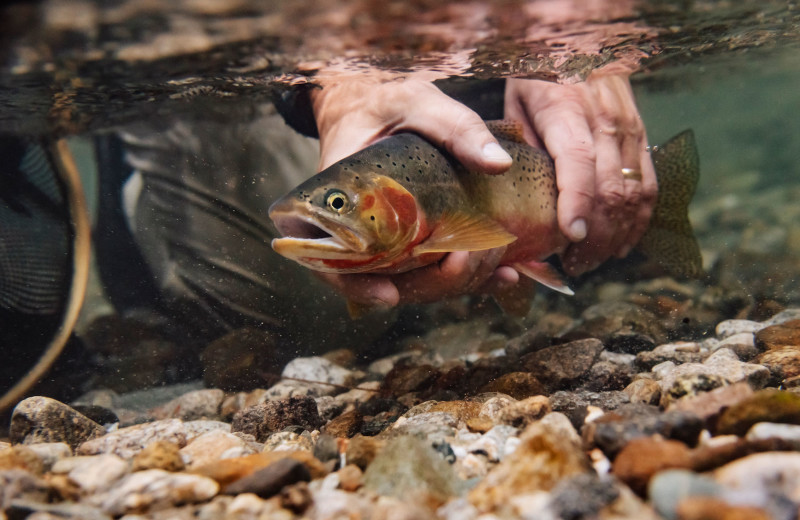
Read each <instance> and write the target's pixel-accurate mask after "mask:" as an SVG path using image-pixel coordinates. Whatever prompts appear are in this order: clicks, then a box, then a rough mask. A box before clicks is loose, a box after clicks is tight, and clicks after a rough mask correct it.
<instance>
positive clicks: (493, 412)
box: [478, 394, 517, 423]
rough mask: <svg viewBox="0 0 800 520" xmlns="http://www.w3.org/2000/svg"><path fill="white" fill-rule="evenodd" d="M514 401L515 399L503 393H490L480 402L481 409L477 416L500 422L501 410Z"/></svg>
mask: <svg viewBox="0 0 800 520" xmlns="http://www.w3.org/2000/svg"><path fill="white" fill-rule="evenodd" d="M516 402H517V400H516V399H514V398H513V397H511V396H508V395H505V394H496V395H492V396H491V397H488V398H487V399H486V400H485V401H483V403H482V404H481V411H480V412H479V414H478V417H481V418H484V419H488V420H489V421H492V422H493V423H498V422H500V416H501V414H502V413H503V410H505V409H506V408H507V407H508V406H510V405H512V404H514V403H516Z"/></svg>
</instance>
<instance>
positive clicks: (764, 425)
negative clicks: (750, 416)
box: [745, 422, 800, 450]
mask: <svg viewBox="0 0 800 520" xmlns="http://www.w3.org/2000/svg"><path fill="white" fill-rule="evenodd" d="M745 438H746V439H747V440H748V441H751V442H756V441H760V440H769V439H780V440H781V441H783V442H784V443H785V444H786V445H789V446H792V447H793V448H794V449H795V450H800V425H797V424H780V423H771V422H761V423H756V424H754V425H753V427H752V428H750V429H749V430H748V431H747V435H746V436H745Z"/></svg>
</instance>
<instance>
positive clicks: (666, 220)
mask: <svg viewBox="0 0 800 520" xmlns="http://www.w3.org/2000/svg"><path fill="white" fill-rule="evenodd" d="M652 156H653V164H654V165H655V169H656V177H657V178H658V199H657V201H656V205H655V207H654V208H653V216H652V217H651V218H650V225H649V227H648V229H647V231H646V232H645V234H644V236H642V239H641V240H640V241H639V244H637V246H636V248H637V249H638V250H639V251H641V252H642V253H644V254H645V256H647V257H648V258H650V259H651V260H655V261H656V262H657V263H658V264H659V265H660V266H661V267H663V268H664V269H665V270H666V271H667V272H668V273H669V274H672V275H675V276H685V277H698V276H700V275H701V274H702V271H703V266H702V257H701V255H700V246H699V245H698V243H697V240H696V239H695V237H694V234H693V232H692V225H691V223H690V222H689V215H688V210H689V202H690V201H691V200H692V196H693V195H694V192H695V189H696V188H697V182H698V179H699V177H700V166H699V164H700V161H699V156H698V153H697V146H696V145H695V140H694V133H693V132H692V131H691V130H686V131H684V132H681V133H680V134H678V135H676V136H675V137H673V138H672V139H670V140H669V141H667V143H665V144H664V145H662V146H660V147H658V149H656V150H655V151H653V154H652Z"/></svg>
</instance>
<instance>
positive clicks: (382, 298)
mask: <svg viewBox="0 0 800 520" xmlns="http://www.w3.org/2000/svg"><path fill="white" fill-rule="evenodd" d="M315 274H316V275H317V276H318V277H319V278H320V279H322V280H323V281H325V282H327V283H328V284H330V285H331V286H332V287H333V288H334V289H336V290H337V291H338V292H339V293H341V295H342V296H344V297H345V298H347V299H348V300H351V301H353V302H355V303H360V304H363V305H369V306H372V307H394V306H395V305H397V304H398V303H399V302H400V293H399V292H398V290H397V287H396V286H395V285H394V284H393V283H392V282H391V280H390V279H389V277H388V276H382V275H374V274H344V275H343V274H330V273H319V272H315Z"/></svg>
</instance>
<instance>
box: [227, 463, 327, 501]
mask: <svg viewBox="0 0 800 520" xmlns="http://www.w3.org/2000/svg"><path fill="white" fill-rule="evenodd" d="M309 480H311V474H310V472H309V471H308V468H306V466H305V465H303V464H302V463H301V462H298V461H296V460H294V459H289V458H284V459H280V460H277V461H275V462H273V463H272V464H270V465H269V466H267V467H265V468H262V469H259V470H257V471H255V472H253V473H251V474H250V475H247V476H245V477H242V478H240V479H238V480H235V481H233V482H231V483H230V484H228V485H227V486H225V488H224V489H223V493H225V494H228V495H238V494H240V493H253V494H255V495H258V496H259V497H261V498H269V497H271V496H274V495H276V494H277V493H279V492H280V491H281V490H282V489H283V488H284V487H285V486H288V485H291V484H294V483H296V482H308V481H309Z"/></svg>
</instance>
